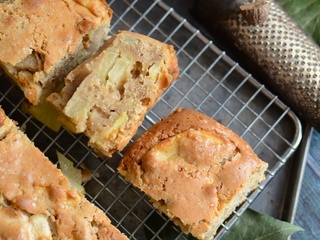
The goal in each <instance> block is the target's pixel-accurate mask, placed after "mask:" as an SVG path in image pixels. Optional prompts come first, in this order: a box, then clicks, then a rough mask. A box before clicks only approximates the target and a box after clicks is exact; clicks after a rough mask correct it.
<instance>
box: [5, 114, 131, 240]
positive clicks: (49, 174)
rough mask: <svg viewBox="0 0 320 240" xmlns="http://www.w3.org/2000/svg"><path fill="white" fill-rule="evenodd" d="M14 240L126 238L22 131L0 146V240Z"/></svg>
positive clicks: (13, 132) (8, 136)
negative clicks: (71, 187) (70, 185)
mask: <svg viewBox="0 0 320 240" xmlns="http://www.w3.org/2000/svg"><path fill="white" fill-rule="evenodd" d="M3 116H4V112H3V111H2V110H1V109H0V119H3ZM6 121H8V124H10V122H11V121H10V120H9V119H6ZM11 123H12V122H11ZM3 127H5V125H2V126H1V127H0V131H1V129H2V128H3ZM10 238H12V239H40V238H41V239H52V238H53V239H126V237H125V236H124V235H122V234H121V233H120V232H119V231H118V230H117V229H116V228H115V227H114V226H112V225H111V223H110V220H109V219H108V218H107V216H106V215H105V214H104V213H103V212H102V211H101V210H99V209H98V208H97V207H95V206H94V205H92V204H90V203H89V202H88V201H87V200H86V199H85V197H84V196H83V194H81V193H80V192H77V191H76V190H73V189H70V188H68V180H67V179H66V178H65V177H64V176H63V175H62V173H61V171H60V170H59V169H57V168H56V167H55V166H54V165H53V164H52V163H51V162H50V161H49V160H48V159H47V158H46V157H45V156H44V155H43V153H42V152H41V151H40V150H39V149H37V148H36V147H35V146H34V145H33V143H32V142H31V141H30V140H29V139H28V138H27V137H26V135H24V134H23V133H22V132H21V131H20V130H18V128H17V127H12V128H11V129H10V130H9V131H6V133H5V134H3V136H2V139H1V141H0V239H10Z"/></svg>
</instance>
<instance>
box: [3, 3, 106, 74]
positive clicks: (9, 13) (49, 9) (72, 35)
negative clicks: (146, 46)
mask: <svg viewBox="0 0 320 240" xmlns="http://www.w3.org/2000/svg"><path fill="white" fill-rule="evenodd" d="M0 9H1V11H0V19H1V21H0V29H1V31H0V52H1V56H0V63H1V62H3V63H10V64H12V65H16V64H18V63H19V62H20V61H22V60H23V59H25V58H26V57H27V56H29V55H31V54H32V53H33V52H35V53H37V54H38V55H39V57H40V58H41V60H42V61H43V69H44V70H45V71H46V70H48V68H50V67H52V66H53V65H55V64H57V62H58V61H59V60H60V59H61V58H62V57H63V56H65V55H67V54H68V53H69V52H74V51H75V48H76V47H77V44H78V42H79V39H80V38H82V36H83V35H84V34H89V30H90V29H92V28H94V27H96V26H98V25H99V24H100V23H101V22H102V21H103V20H104V19H107V18H111V15H112V10H111V9H110V8H109V6H108V5H107V4H106V2H105V1H104V0H94V1H87V0H65V1H60V0H55V1H48V0H15V1H10V0H5V1H2V2H0ZM32 65H34V66H29V67H30V68H37V67H38V66H37V63H36V62H34V63H33V64H32ZM41 67H42V66H41Z"/></svg>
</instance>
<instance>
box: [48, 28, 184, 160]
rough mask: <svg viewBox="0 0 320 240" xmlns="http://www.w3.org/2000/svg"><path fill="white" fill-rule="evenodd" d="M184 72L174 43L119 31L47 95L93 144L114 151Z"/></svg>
mask: <svg viewBox="0 0 320 240" xmlns="http://www.w3.org/2000/svg"><path fill="white" fill-rule="evenodd" d="M178 75H179V68H178V60H177V57H176V53H175V50H174V48H173V46H171V45H168V44H165V43H162V42H160V41H158V40H155V39H153V38H150V37H147V36H145V35H142V34H139V33H133V32H128V31H119V32H118V33H117V34H116V35H115V36H113V37H111V38H110V39H109V40H108V41H107V42H106V43H105V45H104V46H103V47H102V48H101V49H100V50H99V52H98V53H97V54H95V55H94V56H92V57H91V58H90V59H88V60H87V61H85V62H84V63H82V64H81V65H79V66H78V67H77V68H75V69H74V70H73V71H71V72H70V73H69V74H68V76H67V77H66V80H65V87H64V88H63V89H62V91H61V92H60V93H53V94H51V95H50V96H49V97H48V98H47V100H48V101H49V102H51V103H52V104H53V105H54V106H55V107H56V108H57V109H58V110H59V111H61V113H62V117H61V119H62V122H63V123H64V125H65V126H66V127H67V128H68V129H69V130H72V131H74V132H76V133H82V132H84V133H85V134H86V135H87V136H88V138H89V145H90V146H92V147H94V148H95V149H96V150H98V152H101V153H102V154H103V155H105V156H111V155H112V154H113V153H114V152H115V151H121V150H122V149H123V148H124V147H125V146H126V145H127V144H128V142H129V141H130V139H131V138H132V137H133V136H134V134H135V133H136V131H137V129H138V127H139V126H140V125H141V124H142V121H143V119H144V117H145V114H146V113H147V111H148V110H149V109H150V108H151V107H152V106H153V105H154V104H155V103H156V102H157V100H158V99H159V97H160V96H161V94H162V93H163V92H164V91H165V90H166V89H167V88H168V86H169V85H170V84H171V83H172V82H173V81H174V80H176V79H177V78H178Z"/></svg>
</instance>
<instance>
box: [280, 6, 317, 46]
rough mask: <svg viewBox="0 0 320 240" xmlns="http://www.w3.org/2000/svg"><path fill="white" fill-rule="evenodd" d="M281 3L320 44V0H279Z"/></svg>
mask: <svg viewBox="0 0 320 240" xmlns="http://www.w3.org/2000/svg"><path fill="white" fill-rule="evenodd" d="M279 3H280V4H281V5H282V6H283V7H284V8H285V9H286V10H287V11H288V13H289V14H290V15H291V16H292V18H293V19H294V20H295V21H296V22H297V23H298V24H299V25H300V26H301V28H302V29H304V31H305V32H306V33H308V34H309V35H310V36H311V37H312V38H313V39H314V40H315V41H316V42H317V43H318V44H320V31H319V27H320V0H279Z"/></svg>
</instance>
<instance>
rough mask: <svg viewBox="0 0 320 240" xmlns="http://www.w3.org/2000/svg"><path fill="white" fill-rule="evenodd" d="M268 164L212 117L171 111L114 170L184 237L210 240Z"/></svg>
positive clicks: (148, 131)
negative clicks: (176, 227) (179, 230)
mask: <svg viewBox="0 0 320 240" xmlns="http://www.w3.org/2000/svg"><path fill="white" fill-rule="evenodd" d="M267 166H268V164H267V163H265V162H263V161H262V160H261V159H259V158H258V157H257V155H256V154H255V153H254V152H253V150H252V148H251V147H250V146H249V145H248V143H246V142H245V141H244V140H243V139H242V138H240V137H239V136H238V135H236V134H235V133H234V132H232V131H231V130H230V129H228V128H227V127H225V126H223V125H221V124H220V123H218V122H216V121H215V120H213V119H212V118H210V117H208V116H206V115H204V114H202V113H200V112H198V111H195V110H191V109H177V110H176V111H174V112H173V113H172V114H171V115H169V116H168V117H167V118H164V119H163V120H161V121H160V122H159V123H156V124H155V125H153V126H152V127H151V128H149V129H148V130H147V131H146V132H145V133H144V134H142V135H141V136H140V137H139V138H138V139H136V140H135V141H134V142H133V143H132V144H131V145H130V146H129V148H128V150H127V151H126V152H125V153H124V156H123V158H122V160H121V162H120V164H119V167H118V171H119V172H120V174H121V175H123V176H124V177H125V179H127V180H128V181H130V182H132V183H133V185H134V186H135V187H137V188H139V189H140V190H142V191H143V192H144V193H146V195H148V196H149V198H150V200H151V202H152V203H153V205H154V207H155V208H157V209H158V210H159V211H160V212H163V213H164V214H166V215H167V216H168V217H169V218H170V219H171V220H172V221H173V222H174V223H175V224H176V225H178V226H180V228H181V229H182V231H184V232H185V233H191V234H192V235H193V236H194V237H197V238H198V239H211V238H213V237H214V236H215V234H216V231H217V229H218V228H219V227H220V225H221V224H222V223H223V222H224V221H225V219H226V218H228V217H229V216H230V215H231V214H232V212H233V211H234V210H235V209H236V207H237V206H239V205H240V204H241V203H242V202H244V201H245V199H246V196H247V194H248V193H250V192H251V191H253V190H254V189H256V188H257V187H258V184H259V183H261V182H262V181H263V180H264V179H265V171H266V169H267Z"/></svg>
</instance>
